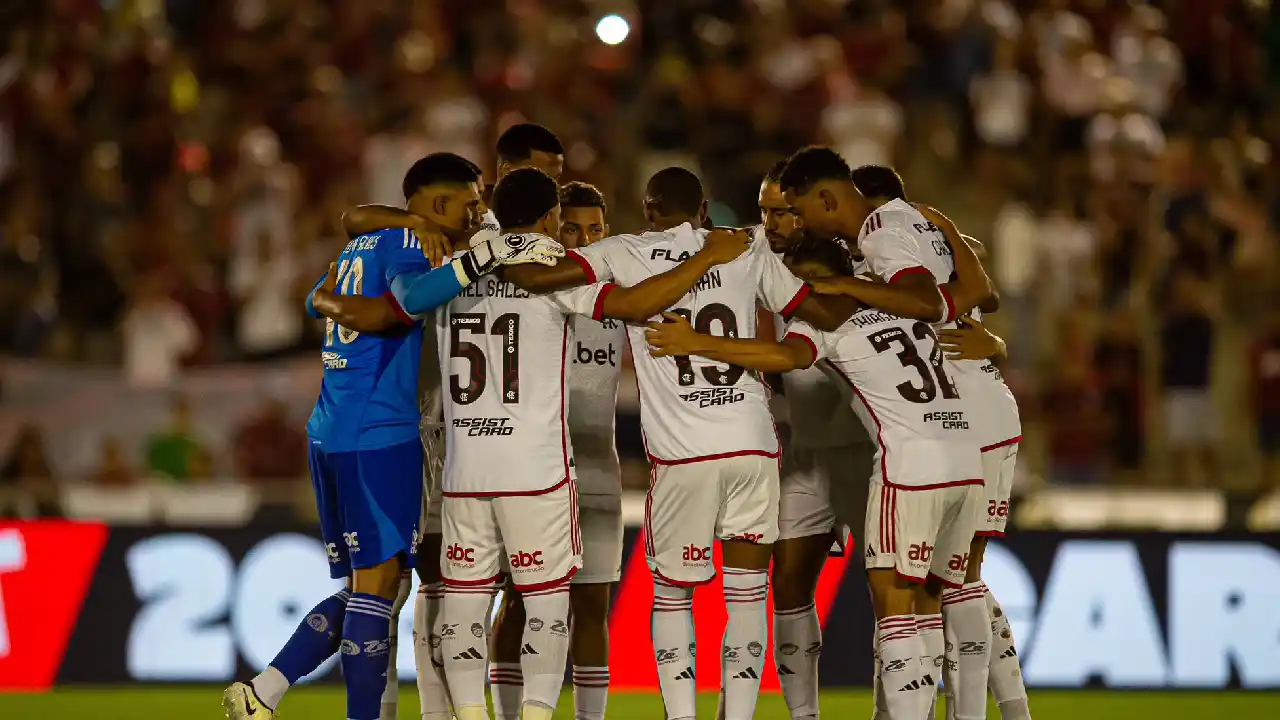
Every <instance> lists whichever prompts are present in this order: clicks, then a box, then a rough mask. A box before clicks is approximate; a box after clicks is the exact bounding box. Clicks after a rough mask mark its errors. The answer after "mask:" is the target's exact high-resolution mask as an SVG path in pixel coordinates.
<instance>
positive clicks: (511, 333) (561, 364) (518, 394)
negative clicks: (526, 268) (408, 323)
mask: <svg viewBox="0 0 1280 720" xmlns="http://www.w3.org/2000/svg"><path fill="white" fill-rule="evenodd" d="M609 287H610V286H609V285H608V284H607V283H600V284H594V285H590V286H587V287H581V288H575V289H573V290H566V291H563V292H557V293H549V294H546V295H530V294H529V293H527V292H525V291H524V290H521V289H519V288H517V287H516V286H515V285H512V284H511V283H508V282H504V281H502V280H500V279H499V278H497V277H495V276H492V275H489V276H485V277H484V278H481V279H480V280H479V281H477V282H476V283H474V284H473V285H471V286H470V287H468V288H466V290H465V291H464V292H463V293H461V294H460V295H459V296H458V297H457V298H455V299H454V300H453V301H452V302H450V303H449V305H448V306H447V308H446V309H445V310H444V312H442V313H440V314H439V316H438V321H437V324H436V332H437V334H438V337H439V345H440V367H441V369H442V372H441V374H442V379H441V382H442V385H443V392H442V397H443V403H444V426H445V438H446V444H447V446H448V448H449V452H448V454H447V457H446V458H445V467H444V482H443V486H444V494H445V495H447V496H455V497H498V496H510V495H539V494H543V493H547V492H550V491H552V490H555V489H557V488H559V487H561V486H562V485H564V484H566V483H571V482H572V481H573V479H574V472H573V467H572V466H573V445H572V441H571V438H570V436H569V430H568V422H567V418H568V387H567V386H568V368H569V364H570V363H571V362H572V358H571V357H570V355H571V348H572V346H573V331H572V324H571V322H570V319H571V316H573V315H588V316H590V315H591V314H592V313H593V312H595V311H596V309H597V304H598V300H599V299H600V298H601V297H602V296H603V294H604V293H607V292H608V288H609Z"/></svg>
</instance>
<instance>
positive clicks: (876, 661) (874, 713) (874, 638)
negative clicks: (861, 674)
mask: <svg viewBox="0 0 1280 720" xmlns="http://www.w3.org/2000/svg"><path fill="white" fill-rule="evenodd" d="M877 626H878V625H877ZM871 665H872V667H874V668H875V670H874V671H873V672H874V674H873V675H872V676H871V696H872V698H873V699H874V701H875V703H874V707H873V708H872V710H871V720H886V719H887V718H888V717H889V700H888V698H886V697H885V695H884V683H882V682H880V633H879V632H877V631H875V630H873V631H872V633H871Z"/></svg>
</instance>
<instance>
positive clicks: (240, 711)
mask: <svg viewBox="0 0 1280 720" xmlns="http://www.w3.org/2000/svg"><path fill="white" fill-rule="evenodd" d="M222 707H223V708H225V709H226V711H227V720H274V718H275V716H276V714H275V711H273V710H272V709H271V708H269V707H267V706H266V705H264V704H263V703H262V701H261V700H259V699H258V696H257V695H256V694H255V693H254V692H253V688H251V687H249V686H248V685H246V684H244V683H233V684H232V685H231V687H229V688H227V689H226V690H223V691H222Z"/></svg>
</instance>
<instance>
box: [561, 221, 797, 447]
mask: <svg viewBox="0 0 1280 720" xmlns="http://www.w3.org/2000/svg"><path fill="white" fill-rule="evenodd" d="M705 237H706V231H705V230H695V229H694V228H693V227H692V226H690V225H689V224H687V223H686V224H684V225H681V226H679V227H676V228H673V229H671V230H667V231H663V232H647V233H643V234H641V235H618V236H614V237H610V238H605V239H604V240H601V241H600V242H598V243H595V244H593V245H590V246H588V247H585V248H580V249H578V250H575V251H570V252H569V253H568V256H569V257H570V258H573V259H574V260H576V261H577V262H579V263H580V264H581V265H582V266H583V268H584V270H586V273H587V276H588V278H590V279H591V280H592V281H593V282H595V281H597V280H609V279H613V280H616V281H617V282H619V283H621V284H623V285H635V284H636V283H639V282H643V281H644V280H646V279H648V278H650V277H652V276H654V275H656V274H659V273H662V272H665V271H667V270H669V269H671V267H672V266H673V265H674V264H676V263H678V262H682V261H683V260H685V259H687V258H689V257H691V256H692V255H693V254H694V253H696V252H698V251H699V250H700V249H701V248H702V245H703V242H704V238H705ZM808 292H809V287H808V286H807V285H805V284H804V283H803V282H801V281H800V280H799V279H798V278H797V277H795V275H792V274H791V271H789V270H787V268H786V266H785V265H783V264H782V260H781V259H779V258H778V257H777V256H776V255H774V254H773V252H772V251H771V250H769V246H768V243H767V242H765V243H758V242H753V243H752V246H751V248H750V249H749V250H748V251H747V252H746V253H744V254H743V255H741V256H740V257H738V258H737V259H735V260H733V261H732V262H729V263H726V264H723V265H718V266H716V267H714V268H712V269H711V271H710V272H708V273H707V274H706V275H705V276H703V278H702V280H700V281H699V282H698V284H697V285H696V286H695V287H694V289H693V290H692V291H691V292H690V293H688V294H687V295H685V296H684V297H683V298H681V300H680V302H679V303H677V304H676V305H675V306H674V307H672V308H671V312H675V313H679V314H681V315H683V316H685V317H686V318H688V320H689V322H690V323H691V324H692V325H693V326H694V327H695V328H697V329H698V330H700V331H702V332H710V333H714V334H719V335H725V336H729V337H744V338H752V337H755V336H756V305H757V302H758V303H760V304H763V305H764V306H765V307H767V308H769V309H770V310H771V311H773V312H777V313H781V314H783V315H784V316H788V317H789V316H790V315H791V313H792V312H793V311H794V310H795V308H796V307H797V306H798V305H799V304H800V302H801V301H803V300H804V297H805V295H807V294H808ZM644 331H645V328H644V327H643V326H629V327H628V328H627V336H628V340H629V341H630V343H631V352H632V356H633V357H634V358H635V365H636V378H637V381H638V382H639V386H640V422H641V427H642V429H643V433H644V441H645V448H646V450H647V452H648V454H649V457H650V458H651V459H652V460H653V461H654V462H657V463H664V464H680V463H689V462H697V461H700V460H708V459H714V458H720V457H727V456H734V455H766V456H769V457H776V456H777V455H778V453H779V447H778V438H777V433H776V432H775V431H774V427H773V418H772V416H771V415H770V413H769V408H768V391H767V390H766V388H765V386H764V384H763V383H762V382H761V381H760V379H759V378H758V377H756V375H755V373H751V372H747V371H746V370H745V369H743V368H741V367H737V366H734V365H728V364H724V363H717V362H713V361H710V360H707V359H705V358H699V357H677V358H671V357H663V358H655V357H652V356H650V355H649V352H648V349H647V345H646V344H645V339H644Z"/></svg>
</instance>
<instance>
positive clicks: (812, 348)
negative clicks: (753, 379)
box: [765, 332, 818, 387]
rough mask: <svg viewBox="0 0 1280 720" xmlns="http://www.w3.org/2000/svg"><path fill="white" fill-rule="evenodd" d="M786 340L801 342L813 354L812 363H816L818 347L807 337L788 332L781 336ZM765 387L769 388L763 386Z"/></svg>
mask: <svg viewBox="0 0 1280 720" xmlns="http://www.w3.org/2000/svg"><path fill="white" fill-rule="evenodd" d="M788 338H795V339H797V340H803V341H804V344H805V345H808V346H809V351H810V352H812V353H813V362H818V346H817V345H814V344H813V340H812V339H810V338H809V336H808V335H801V334H800V333H793V332H789V333H787V334H786V335H783V336H782V339H783V340H787V339H788ZM809 364H810V365H812V364H813V363H809ZM765 387H769V386H768V385H765Z"/></svg>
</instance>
